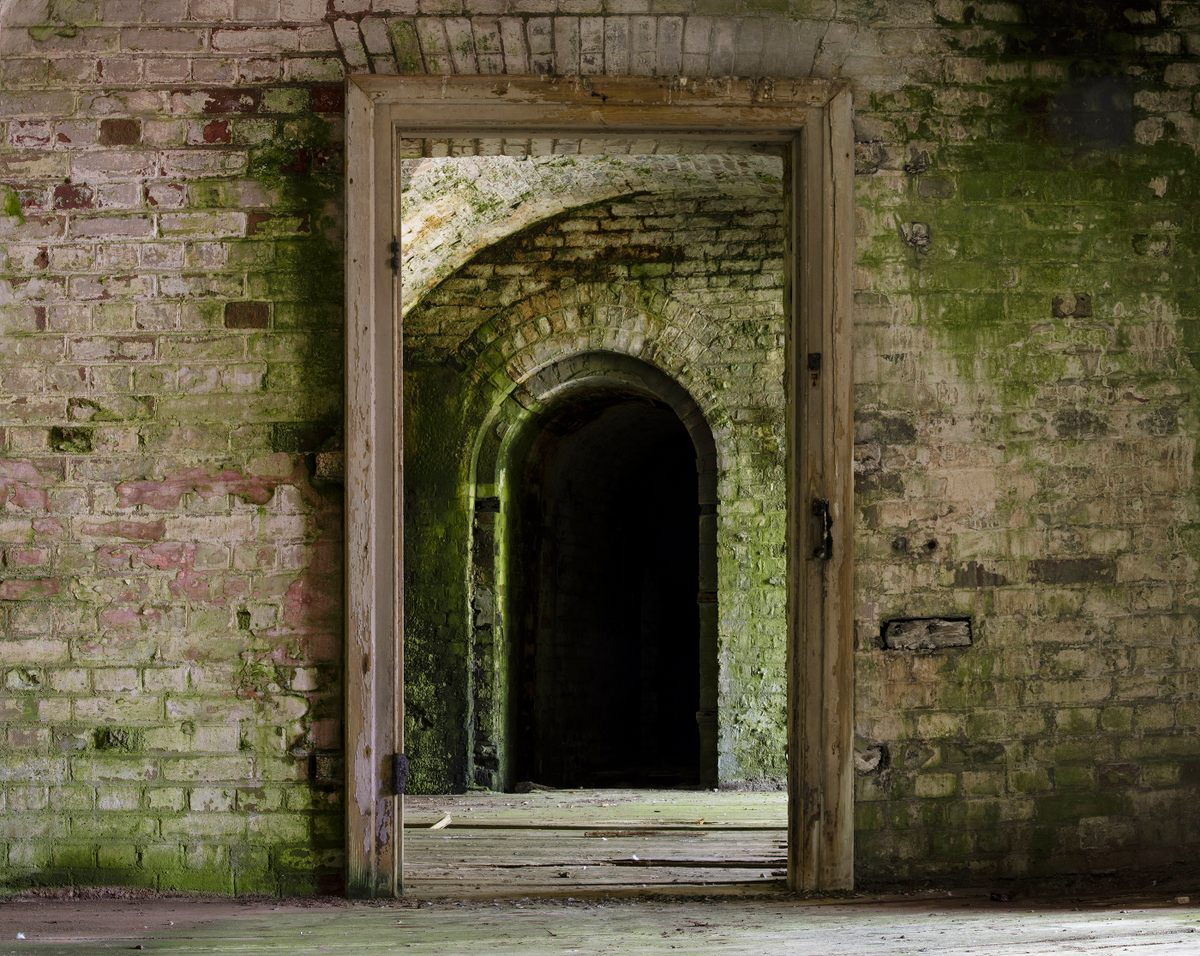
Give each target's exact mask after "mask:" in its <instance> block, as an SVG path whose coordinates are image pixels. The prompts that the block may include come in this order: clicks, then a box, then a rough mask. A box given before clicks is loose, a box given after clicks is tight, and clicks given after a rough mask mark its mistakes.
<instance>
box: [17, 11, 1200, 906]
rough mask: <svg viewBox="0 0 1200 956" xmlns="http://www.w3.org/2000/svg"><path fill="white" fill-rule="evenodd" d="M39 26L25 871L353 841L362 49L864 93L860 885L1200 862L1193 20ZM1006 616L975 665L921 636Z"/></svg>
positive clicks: (516, 66)
mask: <svg viewBox="0 0 1200 956" xmlns="http://www.w3.org/2000/svg"><path fill="white" fill-rule="evenodd" d="M2 16H3V21H2V25H0V144H3V146H2V149H0V184H3V185H2V186H0V212H3V214H4V215H3V216H2V217H0V240H2V243H3V245H2V247H0V332H2V334H3V336H4V343H3V344H4V348H3V350H2V351H0V399H2V400H3V402H4V407H5V409H6V412H5V415H4V418H3V422H2V423H0V424H2V428H3V440H2V445H0V447H2V449H3V460H2V461H0V498H2V499H3V503H4V512H3V515H2V516H0V547H2V548H3V552H4V566H3V580H2V581H0V632H2V639H0V669H2V670H3V696H2V697H0V713H2V714H3V719H4V728H5V730H4V732H5V738H4V745H3V753H2V754H0V800H2V801H3V810H4V813H3V817H0V846H2V847H3V849H2V850H0V869H2V870H3V873H4V879H5V881H6V882H8V883H11V884H17V885H20V884H25V883H29V882H70V881H77V882H122V883H143V884H151V885H157V886H162V887H169V886H180V887H214V888H220V889H238V890H254V889H267V890H290V889H298V890H305V889H312V888H315V887H316V886H317V885H318V880H319V875H320V874H336V873H337V870H338V867H339V866H340V858H339V853H340V846H341V836H340V832H339V831H340V818H339V815H338V813H337V810H336V800H337V793H336V780H337V779H338V773H339V769H338V767H337V758H336V754H337V753H338V752H339V748H340V737H339V728H338V720H337V715H338V711H339V704H338V666H339V660H340V653H341V648H340V643H339V623H338V621H339V615H340V608H339V596H338V585H337V581H338V580H339V575H340V559H339V549H340V543H339V537H340V533H341V521H340V516H339V508H338V493H337V492H336V491H331V490H329V489H323V488H321V487H319V482H316V481H315V480H314V479H313V477H312V470H311V456H312V455H313V454H315V453H316V452H317V451H319V450H320V449H321V448H322V447H324V446H325V444H326V442H327V441H328V440H329V439H330V438H331V437H332V436H333V434H334V432H335V431H336V421H337V418H338V416H339V414H340V393H339V385H338V383H339V381H340V376H341V370H340V368H339V367H338V363H337V361H336V359H335V358H333V357H336V356H337V355H339V354H340V341H341V337H340V332H339V327H338V326H339V322H340V303H341V296H342V293H341V288H340V278H339V277H340V271H339V267H338V264H339V240H338V235H339V228H340V222H339V204H338V201H337V197H338V195H339V189H340V183H341V176H340V155H339V152H340V151H339V144H340V142H341V128H340V120H339V116H340V109H341V103H340V95H339V89H340V83H341V80H342V78H343V76H344V75H345V73H346V72H347V71H362V70H368V69H370V70H374V71H376V72H440V71H457V72H476V71H478V72H501V71H504V70H509V71H513V72H525V71H530V72H538V71H554V72H561V73H571V72H575V71H576V70H578V71H579V72H581V73H585V74H601V73H614V74H619V73H626V72H634V73H661V74H671V73H675V72H677V71H682V72H686V73H689V74H693V75H700V74H708V75H723V74H727V73H736V74H741V75H761V74H778V75H809V74H815V75H820V76H831V75H836V76H841V77H845V78H847V79H849V80H850V82H851V84H852V86H853V88H854V91H855V98H856V120H855V125H856V135H857V139H858V171H859V174H860V178H859V181H858V187H857V207H858V231H859V256H858V269H857V273H856V289H857V309H856V336H855V337H856V342H855V344H856V381H857V397H858V419H859V431H858V438H859V445H858V468H859V484H858V489H859V490H858V500H859V516H858V517H859V521H858V527H859V537H858V554H859V579H858V580H859V584H858V605H859V606H858V614H857V617H858V622H859V644H860V651H859V656H858V691H857V694H858V699H857V710H858V730H859V734H860V737H861V744H862V748H863V761H862V765H863V770H864V772H863V775H862V777H861V779H860V788H859V798H860V800H859V842H858V846H859V858H860V859H859V870H860V873H861V874H863V875H865V876H867V877H872V878H874V877H884V876H894V877H898V878H913V877H919V876H945V875H947V874H974V875H977V876H980V877H983V876H987V875H994V874H1003V873H1010V874H1015V873H1023V872H1046V871H1064V870H1077V869H1089V868H1091V869H1105V868H1108V867H1112V866H1126V865H1153V864H1160V863H1165V862H1170V861H1173V860H1187V859H1190V858H1191V857H1193V856H1194V855H1195V850H1196V846H1195V841H1196V834H1197V833H1198V832H1200V828H1198V827H1197V825H1196V824H1197V819H1196V810H1195V807H1196V806H1197V801H1196V800H1195V797H1196V790H1197V769H1196V768H1197V766H1200V753H1198V745H1197V743H1196V740H1197V734H1196V730H1197V724H1198V722H1200V705H1198V702H1197V701H1198V698H1197V668H1198V665H1200V655H1198V653H1197V640H1196V639H1197V635H1196V620H1197V606H1196V595H1195V588H1194V586H1193V582H1194V579H1195V560H1196V558H1195V556H1196V544H1195V527H1196V511H1197V509H1196V494H1195V492H1196V488H1195V474H1194V469H1193V456H1194V450H1195V441H1194V436H1195V428H1196V417H1197V416H1196V413H1197V409H1196V404H1195V402H1196V400H1195V397H1194V396H1195V394H1196V384H1197V383H1196V369H1197V367H1198V366H1200V347H1198V345H1197V343H1200V336H1198V334H1197V331H1196V330H1197V328H1198V325H1197V302H1198V301H1200V299H1198V297H1197V292H1196V279H1195V276H1196V274H1197V271H1196V268H1195V236H1196V218H1195V209H1196V208H1197V207H1196V198H1197V197H1196V195H1195V190H1196V186H1195V183H1197V182H1200V177H1198V176H1197V162H1196V148H1197V146H1198V145H1200V124H1198V123H1197V119H1196V104H1195V95H1196V86H1197V82H1198V81H1200V67H1198V66H1197V60H1196V51H1197V48H1198V46H1200V9H1198V8H1197V5H1196V4H1195V3H1194V2H1192V0H1130V2H1128V3H1109V2H1099V3H1086V4H1085V3H1073V2H1068V0H1048V2H1036V3H1035V2H1032V0H1030V2H1028V3H1021V2H1008V3H999V2H998V3H968V2H965V0H936V2H927V0H886V2H884V0H877V2H872V3H865V2H862V3H860V2H856V0H840V2H837V3H834V2H833V0H794V2H778V0H771V2H768V0H761V2H759V0H374V3H373V4H371V3H368V2H367V0H333V2H332V3H326V2H325V0H278V2H276V0H236V2H235V0H187V2H185V0H76V2H71V3H65V2H61V0H56V2H54V3H41V2H37V0H34V2H28V3H26V2H21V3H9V4H7V5H6V6H5V8H4V11H3V14H2ZM951 613H957V614H969V615H971V616H973V618H974V622H975V634H976V642H975V645H974V646H973V647H971V648H969V649H966V650H961V651H947V652H943V653H939V654H922V655H912V654H904V653H897V652H885V651H883V650H881V649H880V648H879V647H878V644H877V639H878V631H879V626H880V624H881V622H882V621H884V620H887V619H890V618H892V617H897V616H911V615H934V614H936V615H946V614H951Z"/></svg>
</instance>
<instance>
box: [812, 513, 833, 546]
mask: <svg viewBox="0 0 1200 956" xmlns="http://www.w3.org/2000/svg"><path fill="white" fill-rule="evenodd" d="M812 519H813V520H812V537H813V549H812V556H813V557H814V558H816V559H817V560H818V561H828V560H829V559H830V558H832V557H833V517H832V515H830V513H829V502H828V501H826V500H825V499H824V498H814V499H813V500H812Z"/></svg>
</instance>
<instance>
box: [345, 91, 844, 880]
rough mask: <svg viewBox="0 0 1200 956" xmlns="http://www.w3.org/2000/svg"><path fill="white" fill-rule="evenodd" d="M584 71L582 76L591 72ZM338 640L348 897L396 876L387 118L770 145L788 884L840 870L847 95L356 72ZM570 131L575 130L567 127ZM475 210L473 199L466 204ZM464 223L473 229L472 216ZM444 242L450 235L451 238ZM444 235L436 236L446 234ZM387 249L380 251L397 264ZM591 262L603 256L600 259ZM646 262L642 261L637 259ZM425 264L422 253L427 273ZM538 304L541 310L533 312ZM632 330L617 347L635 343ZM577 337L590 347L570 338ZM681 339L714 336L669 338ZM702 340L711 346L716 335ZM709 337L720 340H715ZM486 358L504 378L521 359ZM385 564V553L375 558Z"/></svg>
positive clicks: (398, 593) (397, 447) (397, 460)
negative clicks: (781, 389) (782, 177)
mask: <svg viewBox="0 0 1200 956" xmlns="http://www.w3.org/2000/svg"><path fill="white" fill-rule="evenodd" d="M597 84H598V85H600V86H602V87H603V89H602V90H598V89H597V88H596V86H597ZM347 114H348V144H349V155H350V173H349V187H350V188H349V190H348V209H347V212H348V220H349V223H350V225H349V230H348V252H347V256H348V268H349V272H350V275H351V287H350V288H351V292H350V296H349V305H348V320H347V327H348V336H347V350H348V362H347V368H348V375H349V376H350V378H349V385H348V416H347V502H348V529H349V530H348V535H347V539H348V544H347V556H348V598H349V600H348V637H347V649H348V650H347V664H348V666H347V671H346V674H347V708H348V710H347V724H346V736H347V757H348V774H347V798H348V806H347V873H348V887H349V889H350V891H351V893H352V894H354V895H387V894H392V893H396V892H399V891H400V890H401V887H402V879H401V869H400V864H401V860H402V859H403V846H402V835H403V830H402V828H401V820H402V813H403V801H402V800H401V799H399V794H400V793H402V792H403V786H404V783H405V773H404V770H405V768H406V767H407V760H406V758H404V756H403V754H402V753H401V750H402V741H403V706H404V700H403V692H402V688H403V686H404V682H403V675H404V666H403V664H404V656H405V648H404V642H403V637H404V635H405V622H404V607H403V605H404V600H403V593H404V579H405V577H404V576H405V574H406V573H407V572H408V571H410V570H411V569H402V568H400V567H397V566H396V564H397V562H396V561H395V560H394V556H395V555H397V554H399V553H400V549H401V542H402V540H403V537H402V536H403V532H404V520H403V514H402V511H401V509H400V507H399V505H400V502H401V501H402V498H401V495H400V494H399V490H400V489H401V488H406V481H405V478H404V474H405V472H404V455H403V452H402V440H401V438H402V435H403V432H402V429H401V427H400V426H401V424H402V423H404V421H405V412H404V410H403V405H402V402H401V397H402V389H401V381H402V376H401V355H402V347H401V342H402V338H403V337H402V335H401V333H400V317H401V315H402V314H403V312H402V303H403V301H404V298H403V296H402V294H401V287H402V283H401V282H399V281H397V278H396V275H395V274H394V273H392V274H389V272H388V271H387V269H386V263H387V262H388V258H387V256H386V255H384V254H383V253H384V250H387V249H388V247H389V246H393V245H395V246H398V247H400V248H402V244H401V243H400V241H399V237H400V235H401V232H402V228H401V227H402V223H401V221H400V218H399V205H398V203H397V202H396V197H397V189H398V185H397V184H398V168H397V166H396V161H397V156H398V153H397V151H396V147H395V143H396V137H397V135H404V134H407V135H410V136H411V135H413V134H414V132H416V131H430V130H438V129H440V130H454V131H456V135H458V136H460V137H461V136H463V135H466V136H468V137H469V136H470V135H471V134H472V131H478V130H480V129H481V128H490V129H502V130H504V131H505V132H504V134H502V135H504V136H510V135H511V134H512V131H513V130H528V131H531V132H532V133H533V135H534V136H538V135H542V136H557V135H559V134H560V133H561V131H563V130H569V131H571V132H573V133H576V134H587V135H591V136H593V137H605V136H609V137H611V136H614V135H616V136H622V135H624V136H625V137H626V138H627V139H628V138H629V137H631V136H632V137H633V138H634V139H636V138H637V137H639V136H642V137H644V136H646V135H647V134H649V135H654V134H656V133H662V132H664V131H676V132H686V133H689V134H694V133H695V132H696V131H704V130H709V131H713V132H715V133H717V134H719V135H720V136H724V137H727V138H729V139H730V140H731V141H732V140H735V139H737V138H738V137H741V138H742V140H743V141H749V142H754V141H772V142H775V143H781V144H783V147H784V150H785V153H786V169H787V180H786V181H787V186H786V189H785V197H784V204H785V209H786V210H787V212H786V215H787V219H788V222H789V224H790V225H789V227H788V229H789V231H788V240H787V262H788V265H787V270H786V271H787V294H786V295H785V296H784V303H783V305H784V309H785V312H786V314H787V317H788V319H787V331H786V335H785V341H784V343H783V346H784V347H783V350H782V354H783V355H784V356H785V361H786V370H787V371H786V381H787V391H788V395H789V403H788V405H787V407H786V416H787V440H786V444H787V461H788V472H787V478H786V510H787V521H786V532H787V537H788V542H787V548H786V558H787V573H786V595H787V597H786V611H787V622H788V623H787V639H786V649H787V655H788V665H787V669H786V683H787V700H788V713H789V715H790V716H789V719H788V721H787V737H788V740H787V746H786V748H785V750H786V755H787V780H788V793H789V798H788V838H787V851H788V857H787V860H788V866H787V876H788V883H789V885H790V886H791V887H792V888H795V889H834V888H846V887H848V886H849V885H851V882H852V859H853V853H852V832H853V831H852V812H851V811H852V794H851V787H850V785H851V783H852V775H851V767H852V762H851V743H852V721H851V717H852V686H853V685H852V674H853V668H852V657H851V651H852V626H851V623H852V617H851V615H852V587H851V584H852V582H851V569H852V563H851V559H850V551H851V547H850V545H851V541H852V535H851V523H850V510H849V509H850V490H851V477H850V475H851V472H850V429H849V422H850V373H849V349H848V333H849V303H850V288H851V287H850V281H849V280H850V267H851V261H852V225H853V223H852V205H851V182H850V174H851V169H852V166H851V162H852V156H851V153H852V145H853V144H852V135H851V127H850V110H849V96H848V93H847V92H846V91H845V90H844V89H842V88H840V87H839V86H837V85H836V84H833V83H829V82H826V81H817V80H814V81H808V82H805V81H788V82H787V83H786V84H778V85H775V84H767V85H765V86H764V85H763V84H762V83H761V82H754V83H743V82H740V81H720V82H711V83H701V84H696V85H694V86H686V87H685V86H681V85H680V84H678V83H676V82H675V81H670V80H645V79H635V78H607V77H606V78H604V79H603V80H592V81H591V82H586V83H585V82H581V81H580V82H575V83H573V84H572V83H570V82H561V81H555V80H545V79H536V78H517V77H506V78H505V79H504V82H503V83H502V84H500V85H499V86H498V85H497V84H496V83H495V82H494V81H493V80H492V79H490V78H469V77H455V78H441V77H438V78H425V77H405V78H385V77H377V78H356V79H354V80H353V81H352V82H351V85H350V95H349V96H348V105H347ZM580 142H585V140H581V141H580ZM480 209H481V211H484V212H487V211H488V210H486V209H483V207H480ZM477 225H479V226H480V228H479V229H478V230H476V231H477V232H478V233H479V234H480V235H483V234H485V233H486V231H487V228H488V223H487V222H481V223H478V224H477ZM451 239H452V240H453V237H451ZM456 244H457V243H456V242H455V241H450V242H449V243H447V245H448V246H449V247H453V246H455V245H456ZM400 248H397V249H396V252H395V254H394V255H393V258H392V262H393V263H394V265H393V268H399V269H400V274H401V276H400V277H401V278H402V279H403V277H404V274H405V272H406V270H407V268H408V267H407V266H404V267H401V266H400V256H399V252H400ZM599 264H600V265H601V266H603V262H601V263H599ZM649 265H650V266H651V268H653V267H654V266H656V265H660V264H659V263H650V264H649ZM427 277H428V278H429V281H430V282H436V281H438V278H439V277H438V275H437V273H436V270H432V271H428V272H427ZM546 321H549V322H551V323H553V318H552V317H547V318H546ZM640 334H641V333H639V332H638V330H636V329H634V330H632V331H630V333H629V334H628V335H627V336H624V337H618V339H620V341H618V342H617V343H616V344H624V345H626V346H628V345H629V344H630V343H631V342H632V343H634V344H637V343H638V342H639V341H641V340H639V338H638V337H639V335H640ZM581 343H582V344H583V345H584V346H585V347H588V346H590V347H593V348H596V347H603V345H604V343H603V342H600V343H597V342H596V341H595V340H594V339H590V338H589V336H587V335H582V336H581ZM671 344H672V345H678V346H679V347H680V348H681V349H682V354H684V367H690V366H689V356H690V357H691V358H694V357H695V355H696V354H697V351H696V350H697V349H698V350H699V352H700V353H705V352H706V350H709V351H710V350H711V349H712V347H713V345H714V344H715V343H703V342H701V343H695V342H690V343H689V342H679V343H676V342H672V343H671ZM716 347H717V348H718V349H719V348H720V346H719V345H716ZM717 354H719V353H717ZM535 359H536V357H535V356H533V355H532V354H530V355H522V354H520V349H519V348H517V349H516V350H515V351H514V352H513V353H512V354H511V355H509V356H507V357H505V358H504V359H503V360H502V361H503V362H507V363H508V365H509V367H510V369H513V370H515V372H516V373H517V374H518V377H520V376H521V375H523V374H526V373H527V372H529V371H533V370H536V368H537V365H536V361H535V364H534V365H533V366H532V367H529V368H527V369H526V370H525V372H522V366H523V365H524V364H525V363H526V362H527V361H530V360H535ZM389 568H390V569H391V570H390V571H389Z"/></svg>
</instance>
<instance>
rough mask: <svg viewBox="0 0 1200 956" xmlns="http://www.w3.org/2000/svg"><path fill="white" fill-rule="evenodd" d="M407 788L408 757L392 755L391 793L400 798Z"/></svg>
mask: <svg viewBox="0 0 1200 956" xmlns="http://www.w3.org/2000/svg"><path fill="white" fill-rule="evenodd" d="M407 786H408V757H406V756H405V755H404V754H392V792H393V793H395V794H396V796H401V795H402V794H403V793H404V789H405V788H406V787H407Z"/></svg>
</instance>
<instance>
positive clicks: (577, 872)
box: [405, 790, 787, 898]
mask: <svg viewBox="0 0 1200 956" xmlns="http://www.w3.org/2000/svg"><path fill="white" fill-rule="evenodd" d="M447 817H449V819H448V820H447V819H446V818H447ZM436 824H441V826H440V827H439V828H437V829H432V827H434V825H436ZM786 840H787V796H786V794H783V793H725V792H713V791H703V790H554V791H538V792H535V793H529V794H499V793H469V794H455V795H451V796H414V797H407V798H406V799H405V890H406V892H407V893H409V894H412V895H415V896H417V897H426V898H434V897H438V896H455V897H463V896H474V897H499V896H513V895H529V894H537V895H546V894H554V895H571V894H576V895H578V894H581V893H586V892H588V891H592V892H595V891H603V892H606V893H611V892H647V891H650V892H652V891H656V890H657V891H666V890H669V891H671V892H676V893H677V892H680V891H687V890H688V889H693V890H695V891H697V892H701V891H702V892H704V893H708V894H712V893H738V894H743V893H773V892H778V891H779V890H780V889H781V888H782V887H783V880H784V877H785V870H786V865H787V842H786Z"/></svg>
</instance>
